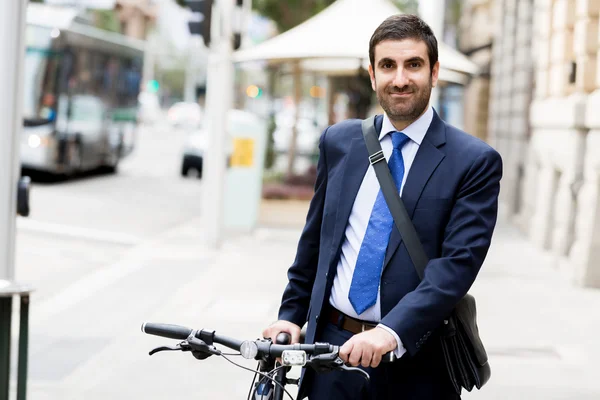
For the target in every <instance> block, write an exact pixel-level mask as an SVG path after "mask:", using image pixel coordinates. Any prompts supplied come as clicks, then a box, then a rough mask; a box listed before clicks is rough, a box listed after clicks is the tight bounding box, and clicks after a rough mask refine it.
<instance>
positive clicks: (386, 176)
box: [362, 116, 429, 279]
mask: <svg viewBox="0 0 600 400" xmlns="http://www.w3.org/2000/svg"><path fill="white" fill-rule="evenodd" d="M362 131H363V135H364V137H365V143H366V144H367V150H369V161H370V162H371V165H372V166H373V169H375V175H377V179H378V180H379V186H380V187H381V191H382V192H383V197H384V198H385V201H386V203H387V205H388V208H389V209H390V213H391V214H392V217H393V218H394V222H395V223H396V227H397V228H398V231H399V232H400V236H402V239H403V240H404V244H405V245H406V249H407V250H408V254H409V255H410V258H411V260H412V262H413V264H414V266H415V269H416V270H417V275H419V278H421V279H423V276H424V274H425V267H426V266H427V263H428V262H429V260H428V259H427V254H426V253H425V250H424V249H423V245H422V244H421V241H420V240H419V237H418V236H417V231H416V230H415V226H414V225H413V223H412V221H411V220H410V217H409V216H408V212H407V211H406V207H404V202H403V201H402V199H401V198H400V195H399V194H398V189H397V188H396V184H395V183H394V179H393V178H392V174H391V173H390V169H389V167H388V165H387V163H386V162H385V157H384V155H383V150H382V149H381V144H380V143H379V138H378V135H377V132H376V131H375V117H374V116H373V117H370V118H367V119H365V120H363V122H362ZM381 161H383V162H381Z"/></svg>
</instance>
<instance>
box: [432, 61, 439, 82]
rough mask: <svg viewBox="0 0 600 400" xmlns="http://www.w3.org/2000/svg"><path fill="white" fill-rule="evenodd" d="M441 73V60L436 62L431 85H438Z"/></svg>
mask: <svg viewBox="0 0 600 400" xmlns="http://www.w3.org/2000/svg"><path fill="white" fill-rule="evenodd" d="M439 75H440V62H439V61H438V62H436V63H435V65H434V66H433V69H432V70H431V86H432V87H435V86H436V85H437V81H438V77H439Z"/></svg>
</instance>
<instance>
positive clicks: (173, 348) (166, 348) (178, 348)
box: [149, 345, 183, 355]
mask: <svg viewBox="0 0 600 400" xmlns="http://www.w3.org/2000/svg"><path fill="white" fill-rule="evenodd" d="M161 351H183V349H182V348H181V346H180V345H176V346H160V347H157V348H155V349H152V351H150V353H149V354H150V355H153V354H155V353H158V352H161Z"/></svg>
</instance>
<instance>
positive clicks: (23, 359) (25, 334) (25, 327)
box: [17, 295, 29, 400]
mask: <svg viewBox="0 0 600 400" xmlns="http://www.w3.org/2000/svg"><path fill="white" fill-rule="evenodd" d="M28 353H29V295H22V296H21V316H20V318H19V358H18V362H19V365H18V367H17V368H18V375H17V400H25V399H26V398H27V358H28Z"/></svg>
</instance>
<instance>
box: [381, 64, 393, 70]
mask: <svg viewBox="0 0 600 400" xmlns="http://www.w3.org/2000/svg"><path fill="white" fill-rule="evenodd" d="M381 67H382V68H383V69H388V68H392V64H391V63H385V64H383V65H382V66H381Z"/></svg>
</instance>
